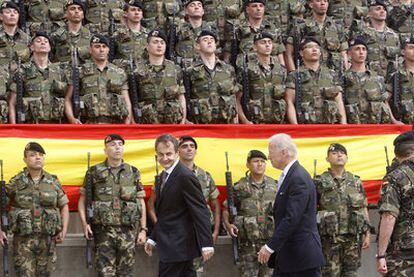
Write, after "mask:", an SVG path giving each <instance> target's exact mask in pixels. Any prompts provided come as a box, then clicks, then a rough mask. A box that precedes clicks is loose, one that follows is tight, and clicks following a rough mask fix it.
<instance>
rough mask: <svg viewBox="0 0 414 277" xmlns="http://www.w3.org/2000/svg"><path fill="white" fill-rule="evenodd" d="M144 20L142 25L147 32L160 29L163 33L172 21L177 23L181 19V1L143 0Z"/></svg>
mask: <svg viewBox="0 0 414 277" xmlns="http://www.w3.org/2000/svg"><path fill="white" fill-rule="evenodd" d="M143 4H144V19H143V20H142V25H144V26H145V27H146V28H147V29H149V30H154V29H156V28H161V29H163V30H164V31H166V30H167V28H168V26H170V24H172V21H173V20H174V21H175V22H178V20H179V19H180V18H181V17H182V16H181V14H180V12H181V10H182V7H181V1H179V0H164V1H159V0H143ZM174 16H175V18H174Z"/></svg>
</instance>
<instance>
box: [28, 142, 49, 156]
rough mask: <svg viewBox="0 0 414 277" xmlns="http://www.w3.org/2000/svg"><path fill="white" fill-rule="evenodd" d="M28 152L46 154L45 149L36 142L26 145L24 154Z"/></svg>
mask: <svg viewBox="0 0 414 277" xmlns="http://www.w3.org/2000/svg"><path fill="white" fill-rule="evenodd" d="M27 151H35V152H39V153H42V154H46V152H45V149H43V147H42V146H41V145H40V144H39V143H37V142H34V141H32V142H29V143H28V144H26V146H25V147H24V153H26V152H27Z"/></svg>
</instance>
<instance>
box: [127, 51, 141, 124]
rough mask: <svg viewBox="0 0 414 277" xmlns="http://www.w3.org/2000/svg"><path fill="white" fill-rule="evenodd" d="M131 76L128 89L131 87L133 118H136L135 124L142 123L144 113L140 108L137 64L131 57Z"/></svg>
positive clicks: (129, 76)
mask: <svg viewBox="0 0 414 277" xmlns="http://www.w3.org/2000/svg"><path fill="white" fill-rule="evenodd" d="M129 70H130V71H129V74H128V87H129V90H128V92H129V98H130V99H131V105H132V116H133V117H134V121H135V123H140V122H141V117H142V112H141V109H140V108H139V106H138V103H139V97H138V96H139V95H138V88H139V83H138V77H137V74H136V73H135V62H134V60H133V58H132V54H131V57H130V58H129Z"/></svg>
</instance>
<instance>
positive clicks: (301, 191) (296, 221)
mask: <svg viewBox="0 0 414 277" xmlns="http://www.w3.org/2000/svg"><path fill="white" fill-rule="evenodd" d="M296 156H297V149H296V145H295V144H294V143H293V141H292V139H291V137H290V136H289V135H286V134H277V135H274V136H272V137H271V138H270V140H269V160H270V161H271V162H272V165H273V167H274V168H277V169H280V170H282V171H283V172H282V174H281V176H280V179H279V190H278V193H277V195H276V200H275V205H274V208H273V217H274V220H275V230H274V232H273V236H272V237H271V238H270V239H269V241H268V242H267V244H266V245H264V246H263V247H262V248H261V249H260V252H259V256H258V260H259V262H260V263H265V262H268V264H269V266H270V267H274V271H273V277H285V276H286V277H299V276H300V277H317V276H318V277H319V276H321V271H320V267H321V266H323V265H324V258H323V254H322V247H321V241H320V237H319V234H318V228H317V225H316V190H315V185H314V184H313V181H312V178H311V177H310V175H309V173H308V172H307V171H306V170H305V169H304V168H303V167H302V166H301V165H300V164H299V162H298V161H297V159H296Z"/></svg>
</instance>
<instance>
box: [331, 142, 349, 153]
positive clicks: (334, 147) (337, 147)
mask: <svg viewBox="0 0 414 277" xmlns="http://www.w3.org/2000/svg"><path fill="white" fill-rule="evenodd" d="M334 151H342V152H344V153H345V155H348V152H347V151H346V148H345V146H343V145H342V144H339V143H332V144H331V145H329V147H328V154H329V152H334Z"/></svg>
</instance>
